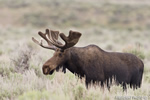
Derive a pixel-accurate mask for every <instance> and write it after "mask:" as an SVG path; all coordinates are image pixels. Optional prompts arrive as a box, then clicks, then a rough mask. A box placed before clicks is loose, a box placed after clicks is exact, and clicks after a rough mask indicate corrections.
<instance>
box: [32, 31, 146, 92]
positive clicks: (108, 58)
mask: <svg viewBox="0 0 150 100" xmlns="http://www.w3.org/2000/svg"><path fill="white" fill-rule="evenodd" d="M38 34H39V35H40V36H41V37H42V38H43V39H45V41H46V42H47V43H48V45H47V46H45V45H43V43H42V41H41V42H38V41H37V40H36V39H34V38H32V40H33V41H34V42H35V43H36V44H38V45H40V46H41V47H43V48H47V49H51V50H54V51H55V53H54V55H53V57H51V58H50V59H49V60H48V61H46V62H45V64H44V65H43V67H42V70H43V73H44V74H45V75H49V74H50V75H51V74H53V72H54V71H55V70H57V69H59V68H61V67H63V72H64V73H65V72H66V68H67V69H68V70H70V71H71V72H72V73H74V74H77V75H78V76H79V77H80V78H82V77H85V78H86V79H85V83H86V86H87V87H88V85H89V84H90V83H100V84H101V86H104V84H107V87H108V88H109V87H110V85H111V83H112V78H114V79H115V81H116V82H117V83H119V84H121V85H122V87H123V90H125V89H126V85H127V84H129V85H130V87H131V88H134V89H135V88H139V87H140V86H141V82H142V76H143V70H144V64H143V62H142V61H141V60H140V59H139V58H138V57H136V56H135V55H133V54H130V53H118V52H106V51H104V50H102V49H101V48H99V47H98V46H96V45H88V46H86V47H74V45H75V44H76V43H77V42H78V41H79V38H80V37H81V33H80V32H76V31H69V36H68V37H67V36H65V35H64V34H63V33H60V34H59V31H53V30H49V29H46V32H45V33H42V32H39V33H38ZM58 36H60V37H61V39H62V40H64V41H65V44H64V45H63V44H62V43H61V42H59V41H58Z"/></svg>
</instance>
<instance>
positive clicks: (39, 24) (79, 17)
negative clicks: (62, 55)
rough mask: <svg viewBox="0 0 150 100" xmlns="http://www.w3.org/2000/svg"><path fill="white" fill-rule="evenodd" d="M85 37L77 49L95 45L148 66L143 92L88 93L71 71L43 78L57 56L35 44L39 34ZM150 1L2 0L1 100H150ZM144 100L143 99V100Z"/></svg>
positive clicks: (114, 89)
mask: <svg viewBox="0 0 150 100" xmlns="http://www.w3.org/2000/svg"><path fill="white" fill-rule="evenodd" d="M47 28H49V29H52V30H58V31H60V32H64V33H65V34H66V35H68V32H69V30H75V31H79V32H81V33H82V37H81V39H80V41H79V43H78V44H77V45H76V46H87V45H89V44H96V45H98V46H99V47H100V48H102V49H104V50H106V51H119V52H129V53H133V54H135V55H137V56H138V57H140V58H141V59H142V60H143V61H144V64H145V69H144V77H143V84H142V87H141V88H140V89H138V90H135V91H133V90H132V89H128V91H127V93H123V92H122V88H121V87H118V86H115V85H114V86H113V87H112V88H111V91H110V92H109V91H108V90H107V89H105V91H102V90H101V89H100V87H98V86H97V87H93V86H91V88H90V89H88V90H87V89H86V88H85V85H84V82H81V81H79V80H78V78H77V77H76V76H74V75H73V74H72V73H70V72H69V71H67V74H63V73H62V72H56V73H55V74H53V75H52V76H44V75H43V74H42V69H41V67H42V64H43V63H44V62H45V61H46V60H48V59H49V58H50V57H51V56H52V54H53V51H51V50H46V49H43V48H41V47H39V46H37V45H36V44H34V43H33V42H32V40H31V38H32V37H36V38H37V39H39V40H40V37H39V36H38V34H37V33H38V31H42V32H44V31H45V29H47ZM149 43H150V1H149V0H0V100H113V99H114V100H117V96H118V97H128V96H135V97H138V96H140V97H141V96H142V97H143V98H146V100H149V99H150V90H149V88H150V45H149ZM140 100H143V99H140Z"/></svg>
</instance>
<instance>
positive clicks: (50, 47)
mask: <svg viewBox="0 0 150 100" xmlns="http://www.w3.org/2000/svg"><path fill="white" fill-rule="evenodd" d="M32 40H33V42H34V43H36V44H38V45H40V46H41V47H43V48H46V49H52V50H56V47H54V46H45V45H43V43H42V40H41V42H39V41H37V40H36V39H35V38H34V37H32Z"/></svg>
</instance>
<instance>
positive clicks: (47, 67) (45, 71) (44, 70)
mask: <svg viewBox="0 0 150 100" xmlns="http://www.w3.org/2000/svg"><path fill="white" fill-rule="evenodd" d="M42 70H43V73H44V74H47V73H48V71H49V66H47V65H43V67H42Z"/></svg>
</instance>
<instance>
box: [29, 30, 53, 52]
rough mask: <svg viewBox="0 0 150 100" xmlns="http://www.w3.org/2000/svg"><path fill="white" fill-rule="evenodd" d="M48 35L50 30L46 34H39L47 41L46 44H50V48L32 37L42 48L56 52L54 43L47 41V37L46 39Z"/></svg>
mask: <svg viewBox="0 0 150 100" xmlns="http://www.w3.org/2000/svg"><path fill="white" fill-rule="evenodd" d="M47 33H49V29H46V32H45V33H42V32H38V34H39V35H40V36H41V37H42V38H43V39H45V40H46V42H47V43H48V46H45V45H43V43H42V41H41V42H39V41H37V40H36V39H34V38H33V37H32V40H33V42H35V43H36V44H38V45H40V46H41V47H43V48H47V49H52V50H56V47H55V46H53V45H52V43H51V42H50V41H49V40H48V39H47V37H46V34H47Z"/></svg>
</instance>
